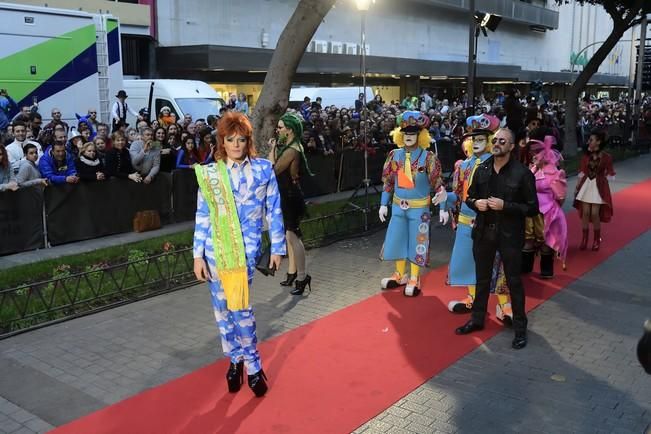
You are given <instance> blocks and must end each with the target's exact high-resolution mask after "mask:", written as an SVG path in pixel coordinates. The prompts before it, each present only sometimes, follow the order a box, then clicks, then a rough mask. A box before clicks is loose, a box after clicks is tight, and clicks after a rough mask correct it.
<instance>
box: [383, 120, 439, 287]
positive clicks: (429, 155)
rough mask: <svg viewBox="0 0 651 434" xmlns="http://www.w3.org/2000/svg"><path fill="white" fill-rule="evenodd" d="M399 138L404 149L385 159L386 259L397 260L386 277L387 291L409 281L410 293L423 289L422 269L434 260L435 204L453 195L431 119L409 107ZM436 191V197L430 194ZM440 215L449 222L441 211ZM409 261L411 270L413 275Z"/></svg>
mask: <svg viewBox="0 0 651 434" xmlns="http://www.w3.org/2000/svg"><path fill="white" fill-rule="evenodd" d="M398 124H399V127H398V128H396V129H395V130H394V131H393V140H394V142H395V143H396V144H397V145H398V148H399V149H395V150H393V151H391V152H390V153H389V155H388V157H387V160H386V162H385V163H384V170H383V172H382V182H383V183H384V189H383V191H382V197H381V199H380V205H381V206H380V210H379V217H380V221H382V222H384V221H385V220H386V217H387V214H388V209H389V208H388V207H389V205H390V204H392V207H391V220H390V221H389V227H388V229H387V233H386V237H385V239H384V247H383V249H382V254H381V258H382V259H383V260H386V261H396V269H395V272H394V273H393V275H391V277H387V278H385V279H382V282H381V286H382V289H391V288H397V287H398V286H402V285H406V286H405V288H404V290H403V294H404V295H405V296H408V297H413V296H416V295H418V294H419V293H420V267H422V266H425V265H427V263H428V260H429V227H430V219H431V215H430V203H432V202H433V203H434V204H435V205H438V204H439V203H444V202H445V199H446V198H447V193H446V191H445V188H444V187H443V185H442V184H443V182H442V180H441V164H440V163H439V160H438V158H436V155H435V154H434V153H433V152H430V151H428V150H427V149H428V148H429V146H430V135H429V132H428V130H427V126H428V124H429V119H428V118H427V117H426V116H424V115H423V114H422V113H420V112H417V111H408V112H405V113H403V114H402V117H401V118H399V119H398ZM432 192H436V195H435V196H434V199H433V200H430V194H431V193H432ZM439 219H440V221H442V222H447V219H448V213H447V212H446V211H445V210H444V209H441V211H440V212H439ZM407 262H409V274H407Z"/></svg>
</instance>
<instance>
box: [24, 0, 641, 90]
mask: <svg viewBox="0 0 651 434" xmlns="http://www.w3.org/2000/svg"><path fill="white" fill-rule="evenodd" d="M14 2H15V3H25V4H37V5H43V4H44V3H43V1H40V2H39V1H35V0H16V1H14ZM47 4H48V5H49V6H51V7H63V8H71V9H83V10H88V11H91V10H92V11H97V10H103V11H109V12H110V13H112V14H113V15H116V16H118V17H119V19H120V21H121V26H122V28H121V32H122V35H123V39H122V49H123V64H124V65H125V66H124V67H125V75H127V76H130V75H131V76H136V77H143V78H149V77H159V78H191V79H199V80H202V81H206V82H208V83H211V84H213V85H214V86H215V87H216V88H217V89H218V90H220V91H222V92H223V93H224V94H225V95H223V96H224V97H225V98H226V94H227V93H229V92H232V91H235V90H240V91H244V92H245V93H246V94H247V95H249V96H250V97H251V99H252V100H253V101H255V99H257V94H258V93H259V91H260V89H261V85H262V83H263V81H264V74H265V71H266V69H267V67H268V64H269V62H270V59H271V56H272V55H273V50H274V48H275V46H276V44H277V41H278V39H279V37H280V34H281V33H282V31H283V29H284V27H285V23H287V22H288V20H289V18H290V16H291V15H292V13H293V12H294V10H295V8H296V5H297V4H298V0H246V1H240V0H133V1H126V2H125V1H109V0H84V1H83V2H82V1H81V0H48V1H47ZM476 9H477V10H478V11H480V12H485V13H493V14H497V15H500V16H501V17H502V20H501V22H500V23H499V26H498V28H497V29H496V31H494V32H491V31H489V32H487V36H484V35H481V34H480V35H479V37H478V39H477V42H478V49H477V63H478V66H477V79H478V81H480V82H482V83H484V87H483V89H484V90H485V91H489V90H491V89H494V88H496V87H499V86H502V87H503V86H504V85H511V84H515V85H517V84H521V85H526V84H527V83H530V82H532V81H542V82H544V83H546V84H547V85H548V86H552V87H555V88H556V90H557V91H558V89H562V88H563V87H564V86H566V84H567V83H570V82H572V81H573V79H574V77H575V76H576V72H572V71H580V69H581V68H582V65H584V64H585V63H586V62H587V60H588V59H589V58H590V56H591V55H592V54H594V52H595V51H596V50H597V49H598V48H599V46H600V43H601V42H602V41H604V40H605V39H606V37H607V36H608V34H609V33H610V30H611V28H612V23H611V20H610V17H609V16H608V15H607V14H606V12H605V11H604V10H603V7H601V6H592V5H586V6H579V5H577V4H576V2H571V4H568V5H563V6H560V7H559V6H557V5H556V4H555V2H554V1H553V0H525V1H523V0H476ZM469 18H470V17H469V12H468V0H376V1H375V3H374V4H372V5H371V8H370V10H369V11H368V12H367V18H366V27H365V29H366V32H365V33H366V47H365V50H366V54H367V77H368V82H369V84H370V85H372V86H373V87H374V88H376V89H382V90H383V92H384V93H386V94H388V95H391V96H393V95H395V96H396V97H403V96H405V95H406V94H408V93H412V94H413V93H417V92H419V91H421V90H422V89H428V90H432V91H433V92H440V90H441V89H445V90H446V91H448V90H449V91H450V92H452V93H453V94H454V93H459V92H463V89H465V87H466V84H465V79H466V78H467V69H468V67H467V62H468V33H469V24H468V23H469ZM361 21H362V20H361V13H360V12H359V11H357V10H356V8H355V5H354V1H353V0H338V1H337V3H336V4H335V7H334V8H333V9H332V10H331V11H330V12H329V13H328V15H327V16H326V17H325V19H324V21H323V23H322V24H321V26H320V27H319V28H318V29H317V31H316V33H315V35H314V37H313V39H312V41H311V42H310V44H309V46H308V47H307V50H306V54H305V55H304V57H303V59H302V61H301V63H300V65H299V68H298V71H297V75H296V77H295V83H296V85H305V86H339V85H359V83H360V81H361V79H360V76H361V69H360V60H359V58H360V54H361V51H362V47H361ZM630 35H631V31H629V32H627V34H626V35H625V36H624V38H623V40H622V41H620V42H619V43H618V44H617V46H616V47H615V49H613V50H612V52H611V53H610V55H609V56H608V58H607V59H606V61H604V63H603V64H602V65H601V67H600V69H599V72H598V73H597V74H596V75H595V76H594V77H593V78H592V80H591V83H592V84H593V85H600V86H602V87H604V88H609V87H610V88H619V89H624V88H627V87H628V85H629V82H630V78H629V75H630V74H631V71H630V69H631V68H630V59H631V57H632V56H633V58H634V53H632V44H631V42H630V40H631V36H630ZM556 93H558V94H559V95H561V96H562V92H560V93H559V92H556Z"/></svg>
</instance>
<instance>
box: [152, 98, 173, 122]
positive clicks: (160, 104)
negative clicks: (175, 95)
mask: <svg viewBox="0 0 651 434" xmlns="http://www.w3.org/2000/svg"><path fill="white" fill-rule="evenodd" d="M165 106H167V107H169V108H170V113H174V114H175V115H176V119H178V118H179V114H178V113H177V112H176V110H174V106H173V105H172V103H171V102H170V101H168V100H166V99H161V98H156V113H155V116H152V118H154V117H156V118H158V115H159V114H160V109H162V108H163V107H165Z"/></svg>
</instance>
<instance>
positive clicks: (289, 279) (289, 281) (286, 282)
mask: <svg viewBox="0 0 651 434" xmlns="http://www.w3.org/2000/svg"><path fill="white" fill-rule="evenodd" d="M296 276H298V273H287V279H285V280H283V281H282V282H280V285H281V286H292V284H293V283H294V280H296Z"/></svg>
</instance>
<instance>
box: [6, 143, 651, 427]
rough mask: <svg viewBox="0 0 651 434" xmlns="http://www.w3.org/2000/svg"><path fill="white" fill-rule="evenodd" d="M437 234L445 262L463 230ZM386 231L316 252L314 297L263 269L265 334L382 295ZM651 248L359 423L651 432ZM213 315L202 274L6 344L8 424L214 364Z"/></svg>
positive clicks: (641, 166)
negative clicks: (520, 344)
mask: <svg viewBox="0 0 651 434" xmlns="http://www.w3.org/2000/svg"><path fill="white" fill-rule="evenodd" d="M649 163H651V157H649V156H648V155H647V156H642V157H640V158H637V159H635V160H628V161H625V162H622V163H620V164H617V166H616V169H617V171H618V175H617V180H616V181H615V182H614V183H613V184H611V185H612V187H613V190H614V191H617V190H619V189H621V188H624V187H626V186H628V185H630V184H633V183H637V182H639V181H641V180H643V179H646V178H648V177H650V176H651V169H649V167H650V164H649ZM573 188H574V185H573V184H572V185H570V186H569V189H568V191H570V192H572V191H573ZM568 202H570V201H568ZM567 205H569V204H567ZM615 207H617V204H615ZM615 212H617V211H616V208H615ZM432 232H433V236H432V252H431V264H432V267H438V266H441V265H444V264H446V263H447V262H448V260H449V255H450V251H451V246H452V242H453V233H452V231H450V230H449V228H442V227H436V228H434V229H433V231H432ZM604 233H605V236H606V237H615V236H616V233H617V228H615V227H609V226H608V225H607V226H606V227H605V228H604ZM382 241H383V233H378V234H374V235H372V236H369V237H363V238H359V239H355V240H349V241H343V242H339V243H336V244H333V245H331V246H328V247H324V248H320V249H313V250H311V251H309V252H308V270H309V272H310V274H311V275H312V277H313V284H314V292H313V293H312V294H310V295H309V296H305V297H293V296H291V295H289V294H288V292H287V291H286V290H285V289H284V288H282V287H280V286H279V285H278V282H279V281H280V280H282V278H283V277H284V273H279V274H277V276H276V277H275V278H263V277H262V276H260V275H258V276H256V281H255V283H254V287H253V305H254V307H255V310H256V318H257V321H258V338H259V339H260V340H266V339H268V338H270V337H272V336H276V335H278V334H281V333H284V332H286V331H289V330H291V329H294V328H296V327H298V326H301V325H303V324H306V323H308V322H310V321H313V320H315V319H318V318H321V317H324V316H326V315H328V314H330V313H332V312H334V311H337V310H340V309H342V308H344V307H347V306H350V305H352V304H355V303H357V302H359V301H361V300H364V299H366V298H368V297H370V296H372V295H375V294H377V293H378V286H379V281H380V279H381V277H384V276H386V275H387V273H390V272H391V270H392V264H391V263H385V262H380V261H378V259H377V258H378V253H379V251H380V246H381V244H382ZM606 242H607V241H606ZM649 259H651V233H647V234H646V235H644V236H642V237H640V238H638V239H637V240H636V241H634V242H633V243H631V244H630V245H628V246H627V247H626V248H625V249H622V250H621V251H620V252H618V253H617V254H616V255H614V256H612V257H611V258H610V259H609V260H608V261H606V262H605V263H604V264H602V265H601V266H599V267H597V268H595V269H594V270H593V271H592V272H590V273H588V274H587V275H585V276H583V277H582V278H581V279H580V280H579V281H577V282H575V283H574V284H573V285H571V286H570V287H568V288H566V289H564V290H563V291H561V292H560V293H559V294H557V295H556V296H554V297H553V298H552V299H551V300H549V301H547V302H546V303H545V304H544V305H542V306H541V307H539V308H538V309H536V310H535V311H534V312H533V313H532V314H531V315H530V325H531V328H530V330H531V333H530V344H529V346H528V347H527V349H525V350H523V351H521V352H517V353H516V352H512V351H505V348H508V347H509V342H510V339H511V338H512V335H511V333H510V332H505V333H501V334H499V335H498V336H496V337H495V338H494V339H492V340H490V341H489V342H488V343H486V344H485V345H483V346H481V347H480V348H478V349H477V350H475V351H474V352H472V353H470V354H468V355H467V356H465V357H464V358H462V359H460V360H459V361H458V362H456V363H455V364H453V365H452V366H450V367H449V368H448V369H446V370H445V371H443V372H442V373H441V374H439V375H437V376H435V377H434V378H432V379H431V380H430V381H428V382H427V383H425V384H424V385H422V386H421V387H419V388H417V389H416V390H415V391H414V392H412V393H411V394H409V395H408V396H406V397H404V398H403V399H401V400H399V401H398V402H396V403H395V404H394V405H393V406H391V407H389V408H387V409H386V410H385V411H384V412H382V413H381V414H379V415H378V416H377V417H376V418H374V419H373V420H371V421H369V422H368V423H367V424H365V425H363V426H362V427H360V428H359V430H358V432H364V433H376V432H391V433H401V432H418V433H425V432H435V431H437V430H438V431H443V432H480V431H481V432H524V431H526V432H547V433H549V432H553V433H557V432H597V431H603V432H630V433H641V432H644V429H645V428H647V426H648V425H649V423H650V422H651V386H650V384H651V383H650V381H651V379H649V378H645V377H642V374H641V373H642V371H641V369H640V367H639V366H638V365H637V361H636V360H635V358H634V345H635V342H636V340H637V339H638V338H639V336H640V335H641V325H642V321H643V319H644V318H645V316H648V315H649V312H651V296H649V292H648V282H649V281H651V269H649V267H648V266H646V267H645V266H644V265H643V264H648V263H649ZM212 315H213V314H212V309H211V305H210V299H209V295H208V292H207V291H206V288H205V286H204V285H197V286H195V287H192V288H187V289H184V290H180V291H176V292H173V293H169V294H164V295H160V296H157V297H154V298H151V299H147V300H143V301H140V302H137V303H132V304H129V305H126V306H122V307H119V308H115V309H111V310H108V311H105V312H101V313H97V314H94V315H91V316H88V317H84V318H79V319H76V320H73V321H68V322H65V323H61V324H58V325H54V326H51V327H47V328H44V329H40V330H36V331H33V332H29V333H26V334H23V335H19V336H15V337H12V338H9V339H5V340H3V341H0V372H2V375H0V432H7V433H9V432H24V433H28V432H43V431H45V430H47V429H50V428H52V427H53V426H58V425H61V424H63V423H65V422H68V421H70V420H73V419H75V418H77V417H79V416H82V415H84V414H87V413H89V412H91V411H94V410H97V409H100V408H102V407H104V406H106V405H108V404H112V403H115V402H117V401H119V400H122V399H124V398H126V397H129V396H132V395H134V394H136V393H139V392H141V391H143V390H145V389H147V388H150V387H153V386H156V385H160V384H162V383H164V382H167V381H169V380H171V379H174V378H177V377H179V376H181V375H183V374H186V373H188V372H191V371H194V370H196V369H198V368H200V367H202V366H205V365H206V364H209V363H211V362H213V361H214V360H216V359H217V358H220V357H222V355H221V350H220V348H219V345H218V341H217V339H216V338H217V330H216V328H215V325H214V323H213V319H212V318H213V317H212ZM460 322H463V318H461V317H460ZM424 344H426V343H424ZM441 350H442V351H444V349H441ZM375 362H377V363H381V361H375ZM342 394H343V395H344V396H345V390H342ZM317 431H318V428H315V432H317Z"/></svg>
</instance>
